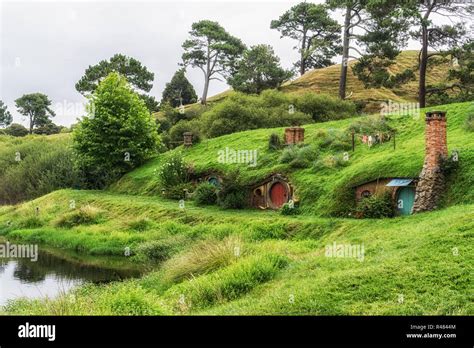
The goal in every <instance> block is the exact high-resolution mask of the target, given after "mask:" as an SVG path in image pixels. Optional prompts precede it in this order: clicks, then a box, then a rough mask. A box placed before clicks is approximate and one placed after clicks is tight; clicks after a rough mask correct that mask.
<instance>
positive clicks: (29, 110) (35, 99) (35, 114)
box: [15, 93, 55, 134]
mask: <svg viewBox="0 0 474 348" xmlns="http://www.w3.org/2000/svg"><path fill="white" fill-rule="evenodd" d="M15 104H16V107H17V108H18V112H19V113H20V114H22V115H24V116H26V117H28V119H29V124H30V126H29V128H30V129H29V133H30V134H32V133H33V128H34V127H40V126H43V125H45V124H47V123H48V122H50V117H54V116H55V113H54V111H53V110H52V109H51V108H50V106H51V100H49V99H48V97H47V96H46V95H44V94H42V93H32V94H25V95H23V96H22V97H21V98H18V99H17V100H15Z"/></svg>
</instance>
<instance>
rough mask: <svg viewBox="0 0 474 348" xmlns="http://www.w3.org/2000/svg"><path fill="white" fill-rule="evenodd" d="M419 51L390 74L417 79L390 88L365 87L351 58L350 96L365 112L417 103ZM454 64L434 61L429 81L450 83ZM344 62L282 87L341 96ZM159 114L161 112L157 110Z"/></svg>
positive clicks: (211, 100)
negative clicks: (392, 104) (408, 72)
mask: <svg viewBox="0 0 474 348" xmlns="http://www.w3.org/2000/svg"><path fill="white" fill-rule="evenodd" d="M418 53H419V51H402V52H401V53H400V55H399V56H398V57H397V58H396V63H395V64H394V65H393V66H392V67H390V69H389V71H390V72H391V73H394V74H396V73H399V72H402V71H404V70H405V69H412V70H413V71H414V72H415V76H416V79H415V80H413V81H409V82H408V83H405V84H403V85H401V86H400V87H397V88H393V89H389V88H385V87H382V88H370V89H367V88H365V87H364V84H363V83H362V82H361V81H359V79H358V78H357V77H356V76H355V75H354V74H353V73H352V69H351V68H352V66H354V64H355V63H356V61H355V60H350V61H349V70H348V74H347V98H348V99H349V100H352V101H364V102H367V106H366V108H365V111H366V112H376V111H378V110H379V109H380V103H382V102H387V101H388V100H392V101H394V102H416V101H417V100H418ZM450 68H451V66H450V65H449V64H448V63H437V64H433V65H431V66H430V67H429V68H428V72H427V76H426V82H427V84H428V85H429V84H435V83H442V82H447V81H446V78H447V75H448V70H449V69H450ZM340 72H341V65H340V64H335V65H332V66H329V67H326V68H322V69H314V70H309V71H308V72H306V73H305V74H304V75H303V76H300V77H297V78H295V79H293V80H291V81H288V82H286V83H285V84H283V86H281V88H280V90H281V91H283V92H288V93H296V94H299V93H306V92H314V93H324V94H329V95H333V96H338V95H339V77H340ZM231 93H232V90H228V91H224V92H222V93H219V94H217V95H215V96H212V97H210V98H209V99H208V102H209V104H210V105H212V104H214V103H217V102H219V101H221V100H222V99H224V98H225V97H227V96H228V95H229V94H231ZM185 107H186V108H187V109H188V110H189V109H197V108H199V104H192V105H186V106H185ZM157 115H158V116H160V113H157Z"/></svg>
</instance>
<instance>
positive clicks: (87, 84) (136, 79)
mask: <svg viewBox="0 0 474 348" xmlns="http://www.w3.org/2000/svg"><path fill="white" fill-rule="evenodd" d="M114 71H115V72H118V73H119V74H121V75H122V76H125V77H126V78H127V81H129V83H130V84H131V85H132V86H133V87H134V88H135V89H136V90H138V91H142V92H150V91H151V89H152V88H153V79H154V77H155V75H154V74H153V73H152V72H150V71H149V70H148V69H147V68H146V67H145V66H143V65H142V63H140V62H139V61H138V60H136V59H135V58H132V57H127V56H125V55H123V54H115V55H114V56H113V57H112V58H110V59H109V60H101V61H100V62H99V63H98V64H96V65H93V66H89V67H88V68H87V69H86V72H85V74H84V76H83V77H82V78H81V79H80V80H79V81H78V82H77V83H76V90H77V91H78V92H79V93H81V94H82V95H84V96H87V95H89V94H91V93H93V92H94V91H95V90H96V88H97V86H98V85H99V83H100V82H101V81H102V80H104V79H105V78H106V77H107V76H108V75H109V74H110V73H111V72H114ZM139 96H140V98H141V99H143V101H145V104H146V106H147V108H148V110H150V112H155V111H158V109H159V103H158V102H157V101H156V100H155V98H154V97H152V96H150V95H147V94H145V93H140V94H139Z"/></svg>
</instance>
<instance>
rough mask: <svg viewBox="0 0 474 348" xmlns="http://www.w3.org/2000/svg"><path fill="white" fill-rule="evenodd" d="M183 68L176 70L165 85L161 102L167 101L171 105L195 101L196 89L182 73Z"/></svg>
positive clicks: (175, 105)
mask: <svg viewBox="0 0 474 348" xmlns="http://www.w3.org/2000/svg"><path fill="white" fill-rule="evenodd" d="M184 72H185V70H184V69H180V70H178V71H177V72H176V73H175V74H174V75H173V78H172V79H171V81H170V82H168V83H167V84H166V86H165V89H164V91H163V96H162V98H161V103H169V104H170V105H171V106H172V107H177V106H179V105H187V104H193V103H195V102H197V95H196V91H195V90H194V87H193V85H192V84H191V83H190V82H189V81H188V79H187V78H186V76H185V75H184Z"/></svg>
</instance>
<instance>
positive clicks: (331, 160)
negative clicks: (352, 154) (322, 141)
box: [313, 155, 349, 171]
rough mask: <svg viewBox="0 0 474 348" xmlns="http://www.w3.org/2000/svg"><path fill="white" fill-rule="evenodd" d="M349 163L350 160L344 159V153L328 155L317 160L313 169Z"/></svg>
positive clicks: (336, 166) (342, 165)
mask: <svg viewBox="0 0 474 348" xmlns="http://www.w3.org/2000/svg"><path fill="white" fill-rule="evenodd" d="M348 164H349V161H346V160H345V159H344V155H328V156H325V157H323V158H320V159H318V160H317V161H315V162H314V165H313V169H314V170H315V171H318V170H322V169H325V168H341V167H345V166H347V165H348Z"/></svg>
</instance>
